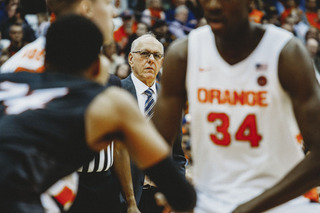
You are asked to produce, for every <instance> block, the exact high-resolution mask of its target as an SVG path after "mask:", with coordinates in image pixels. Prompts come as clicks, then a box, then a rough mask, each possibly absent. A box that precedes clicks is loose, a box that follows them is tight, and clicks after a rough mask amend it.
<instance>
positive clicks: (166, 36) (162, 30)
mask: <svg viewBox="0 0 320 213" xmlns="http://www.w3.org/2000/svg"><path fill="white" fill-rule="evenodd" d="M152 33H153V34H154V35H155V36H156V38H157V39H158V41H160V42H161V43H162V45H163V46H164V50H165V51H166V49H167V48H168V46H169V45H170V44H171V42H172V41H174V40H175V39H176V37H175V36H174V35H173V34H172V33H171V32H170V31H169V28H168V25H167V23H166V22H165V21H163V20H158V21H157V22H156V23H155V24H154V25H153V26H152Z"/></svg>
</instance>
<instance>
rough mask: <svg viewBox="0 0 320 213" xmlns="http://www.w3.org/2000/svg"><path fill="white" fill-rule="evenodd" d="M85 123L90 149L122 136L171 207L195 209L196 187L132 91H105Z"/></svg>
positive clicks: (95, 102)
mask: <svg viewBox="0 0 320 213" xmlns="http://www.w3.org/2000/svg"><path fill="white" fill-rule="evenodd" d="M85 122H86V123H85V124H86V138H87V142H88V145H89V147H91V148H92V149H94V150H97V151H98V150H100V149H102V148H104V147H105V145H106V143H107V142H106V141H108V140H105V138H106V136H107V137H108V136H109V137H110V139H114V138H115V136H118V137H120V138H121V141H123V142H124V144H125V146H126V148H127V149H128V151H129V154H130V156H131V158H132V159H133V160H134V161H135V163H136V165H137V166H138V167H139V168H140V169H147V170H148V174H149V175H150V178H151V179H152V180H153V181H154V182H155V183H156V185H157V186H158V187H159V190H160V191H162V192H163V193H164V194H165V196H166V197H167V199H168V202H169V203H170V204H171V206H173V207H174V208H175V209H177V210H190V209H192V208H193V207H194V205H195V201H196V195H195V191H194V189H193V187H192V186H191V185H190V184H189V183H187V182H186V181H185V180H184V178H183V177H182V176H181V175H180V174H179V173H178V171H177V169H176V168H175V166H174V165H173V162H172V160H171V159H170V157H169V154H170V149H169V146H168V145H167V144H166V143H165V141H164V139H163V138H162V137H161V136H160V134H159V133H158V132H157V131H156V129H155V128H154V127H153V125H152V123H151V122H147V121H146V119H145V118H144V117H143V115H142V114H141V112H140V111H139V109H138V106H137V104H136V102H135V100H134V99H133V97H132V96H131V95H130V94H129V93H128V92H126V91H122V90H121V89H118V88H109V89H107V90H105V91H104V92H102V93H101V94H100V95H98V96H97V97H96V98H95V99H94V100H93V101H92V103H91V104H90V105H89V107H88V109H87V112H86V115H85Z"/></svg>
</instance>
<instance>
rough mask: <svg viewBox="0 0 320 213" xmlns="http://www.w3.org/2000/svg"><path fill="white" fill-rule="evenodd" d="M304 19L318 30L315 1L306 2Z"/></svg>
mask: <svg viewBox="0 0 320 213" xmlns="http://www.w3.org/2000/svg"><path fill="white" fill-rule="evenodd" d="M306 17H307V20H308V22H309V24H310V25H311V26H313V27H316V28H318V29H320V20H319V18H318V5H317V0H306Z"/></svg>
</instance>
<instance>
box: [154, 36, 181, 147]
mask: <svg viewBox="0 0 320 213" xmlns="http://www.w3.org/2000/svg"><path fill="white" fill-rule="evenodd" d="M186 68H187V39H183V40H178V41H176V42H174V43H172V45H171V46H170V47H169V49H168V51H167V53H166V57H165V60H164V64H163V70H164V72H163V75H162V79H161V91H160V94H159V98H158V100H157V103H156V105H155V108H154V109H155V114H154V116H153V118H152V120H153V122H154V124H155V126H156V128H157V129H158V131H159V132H160V134H161V135H162V136H163V137H164V138H165V140H166V141H167V143H169V144H170V145H172V144H173V142H174V139H175V136H176V134H177V132H178V130H179V127H180V125H181V119H182V112H183V109H184V108H185V103H186V89H185V78H186Z"/></svg>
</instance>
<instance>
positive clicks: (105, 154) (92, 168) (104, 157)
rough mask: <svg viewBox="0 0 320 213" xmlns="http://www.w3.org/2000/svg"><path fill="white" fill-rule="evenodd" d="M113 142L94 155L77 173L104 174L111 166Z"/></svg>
mask: <svg viewBox="0 0 320 213" xmlns="http://www.w3.org/2000/svg"><path fill="white" fill-rule="evenodd" d="M113 149H114V146H113V142H112V143H111V144H110V145H109V146H108V147H107V148H106V149H105V150H101V151H100V152H99V153H97V154H96V155H95V157H94V158H93V160H92V161H91V162H89V163H88V164H85V165H83V166H82V167H81V168H80V169H79V170H78V172H82V173H90V172H104V171H107V170H108V169H110V167H111V166H112V165H113Z"/></svg>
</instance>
